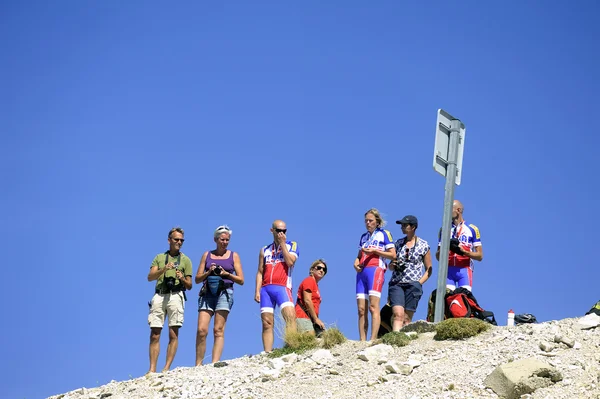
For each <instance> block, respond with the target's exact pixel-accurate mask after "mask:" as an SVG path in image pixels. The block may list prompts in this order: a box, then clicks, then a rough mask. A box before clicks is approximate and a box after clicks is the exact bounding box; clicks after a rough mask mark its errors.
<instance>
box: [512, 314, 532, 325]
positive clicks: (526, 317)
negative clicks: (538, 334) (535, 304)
mask: <svg viewBox="0 0 600 399" xmlns="http://www.w3.org/2000/svg"><path fill="white" fill-rule="evenodd" d="M528 323H537V319H536V318H535V316H534V315H532V314H531V313H521V314H516V315H515V325H516V324H528Z"/></svg>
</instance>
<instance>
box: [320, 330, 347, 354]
mask: <svg viewBox="0 0 600 399" xmlns="http://www.w3.org/2000/svg"><path fill="white" fill-rule="evenodd" d="M321 339H322V340H323V342H322V346H323V348H325V349H330V348H333V347H334V346H336V345H339V344H343V343H344V342H346V337H345V336H344V334H342V332H341V331H340V330H338V329H337V328H335V327H333V328H328V329H326V330H325V331H323V333H322V334H321Z"/></svg>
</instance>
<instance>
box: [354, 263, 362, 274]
mask: <svg viewBox="0 0 600 399" xmlns="http://www.w3.org/2000/svg"><path fill="white" fill-rule="evenodd" d="M363 268H364V266H363V265H354V270H356V272H357V273H360V272H361V271H362V269H363Z"/></svg>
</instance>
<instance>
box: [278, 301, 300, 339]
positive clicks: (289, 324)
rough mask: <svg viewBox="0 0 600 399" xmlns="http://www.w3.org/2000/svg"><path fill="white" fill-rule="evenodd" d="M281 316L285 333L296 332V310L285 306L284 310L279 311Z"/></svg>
mask: <svg viewBox="0 0 600 399" xmlns="http://www.w3.org/2000/svg"><path fill="white" fill-rule="evenodd" d="M281 315H282V316H283V320H285V332H286V333H287V332H288V331H292V332H296V331H298V330H297V328H296V310H295V308H294V307H293V306H286V307H285V308H283V309H281Z"/></svg>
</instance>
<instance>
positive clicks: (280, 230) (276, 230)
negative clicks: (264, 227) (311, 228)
mask: <svg viewBox="0 0 600 399" xmlns="http://www.w3.org/2000/svg"><path fill="white" fill-rule="evenodd" d="M275 232H277V233H283V234H285V233H287V229H275Z"/></svg>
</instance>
